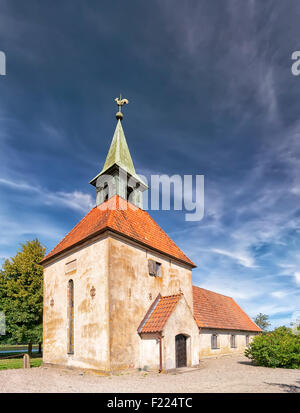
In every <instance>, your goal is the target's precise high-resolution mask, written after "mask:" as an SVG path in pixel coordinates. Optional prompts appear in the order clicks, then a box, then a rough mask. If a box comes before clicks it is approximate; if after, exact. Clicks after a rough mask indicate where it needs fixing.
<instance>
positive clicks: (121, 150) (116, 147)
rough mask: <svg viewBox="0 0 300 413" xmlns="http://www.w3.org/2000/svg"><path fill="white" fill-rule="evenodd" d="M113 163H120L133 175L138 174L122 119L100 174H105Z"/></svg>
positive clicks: (119, 121)
mask: <svg viewBox="0 0 300 413" xmlns="http://www.w3.org/2000/svg"><path fill="white" fill-rule="evenodd" d="M113 165H118V166H120V167H121V168H123V169H124V170H125V171H126V172H128V173H129V174H130V175H132V176H136V172H135V169H134V165H133V162H132V158H131V155H130V152H129V149H128V145H127V142H126V138H125V134H124V130H123V127H122V124H121V120H120V119H118V123H117V126H116V130H115V133H114V136H113V140H112V142H111V145H110V148H109V151H108V154H107V157H106V161H105V164H104V167H103V169H102V171H101V172H100V174H101V175H102V174H104V173H105V172H106V171H107V170H108V169H109V168H110V167H112V166H113Z"/></svg>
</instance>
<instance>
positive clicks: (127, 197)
mask: <svg viewBox="0 0 300 413" xmlns="http://www.w3.org/2000/svg"><path fill="white" fill-rule="evenodd" d="M132 192H133V188H131V187H130V186H127V194H126V199H127V201H131V202H132V199H130V195H131V194H132Z"/></svg>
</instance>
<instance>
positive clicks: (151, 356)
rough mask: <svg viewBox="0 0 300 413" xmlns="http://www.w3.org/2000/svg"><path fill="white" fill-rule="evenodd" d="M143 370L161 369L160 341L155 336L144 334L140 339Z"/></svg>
mask: <svg viewBox="0 0 300 413" xmlns="http://www.w3.org/2000/svg"><path fill="white" fill-rule="evenodd" d="M139 366H140V368H142V369H150V370H157V369H158V368H159V340H158V339H157V335H155V334H143V335H142V337H141V338H140V362H139Z"/></svg>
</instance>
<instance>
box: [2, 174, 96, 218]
mask: <svg viewBox="0 0 300 413" xmlns="http://www.w3.org/2000/svg"><path fill="white" fill-rule="evenodd" d="M1 184H2V185H6V186H9V187H11V188H14V189H15V190H17V191H24V192H27V193H28V196H32V194H34V195H36V196H37V197H38V198H39V202H41V203H44V204H46V205H55V206H56V207H57V206H63V207H67V208H72V209H74V210H78V211H83V212H87V211H89V210H90V209H91V208H92V207H93V206H94V200H93V198H92V196H91V195H90V194H85V193H83V192H80V191H73V192H51V191H48V190H46V189H43V188H41V187H38V186H33V185H31V184H28V183H26V182H20V183H19V182H14V181H11V180H8V179H3V178H0V185H1Z"/></svg>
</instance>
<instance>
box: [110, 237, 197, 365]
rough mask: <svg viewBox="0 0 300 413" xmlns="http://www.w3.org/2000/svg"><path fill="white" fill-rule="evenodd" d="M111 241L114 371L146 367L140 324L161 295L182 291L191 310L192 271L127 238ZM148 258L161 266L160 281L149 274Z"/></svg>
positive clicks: (111, 342) (111, 343) (111, 338)
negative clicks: (138, 330)
mask: <svg viewBox="0 0 300 413" xmlns="http://www.w3.org/2000/svg"><path fill="white" fill-rule="evenodd" d="M108 241H109V246H108V249H109V292H110V296H109V301H110V326H111V328H110V354H111V368H112V370H118V369H126V368H138V367H140V368H143V366H144V362H143V363H142V364H143V365H140V361H141V359H140V350H141V343H140V340H141V339H140V337H139V335H138V334H137V328H138V326H139V324H140V322H141V321H142V319H143V318H144V316H145V314H146V312H147V311H148V309H149V307H150V305H151V304H152V302H153V301H154V300H155V298H156V296H157V295H158V294H159V293H161V294H162V295H171V294H178V293H179V291H180V289H181V291H182V292H183V293H184V295H185V298H186V300H187V302H188V304H189V305H190V307H191V308H192V271H191V269H190V268H188V267H186V266H184V265H181V264H180V263H177V262H175V261H174V260H171V259H168V258H166V257H165V256H163V255H160V254H155V253H153V252H150V251H149V250H147V249H146V248H143V247H140V246H138V245H133V244H132V243H130V242H128V241H127V240H126V239H122V240H121V239H117V238H116V237H109V238H108ZM148 259H153V260H155V261H157V262H160V263H161V277H160V278H158V277H151V276H150V275H149V273H148Z"/></svg>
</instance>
